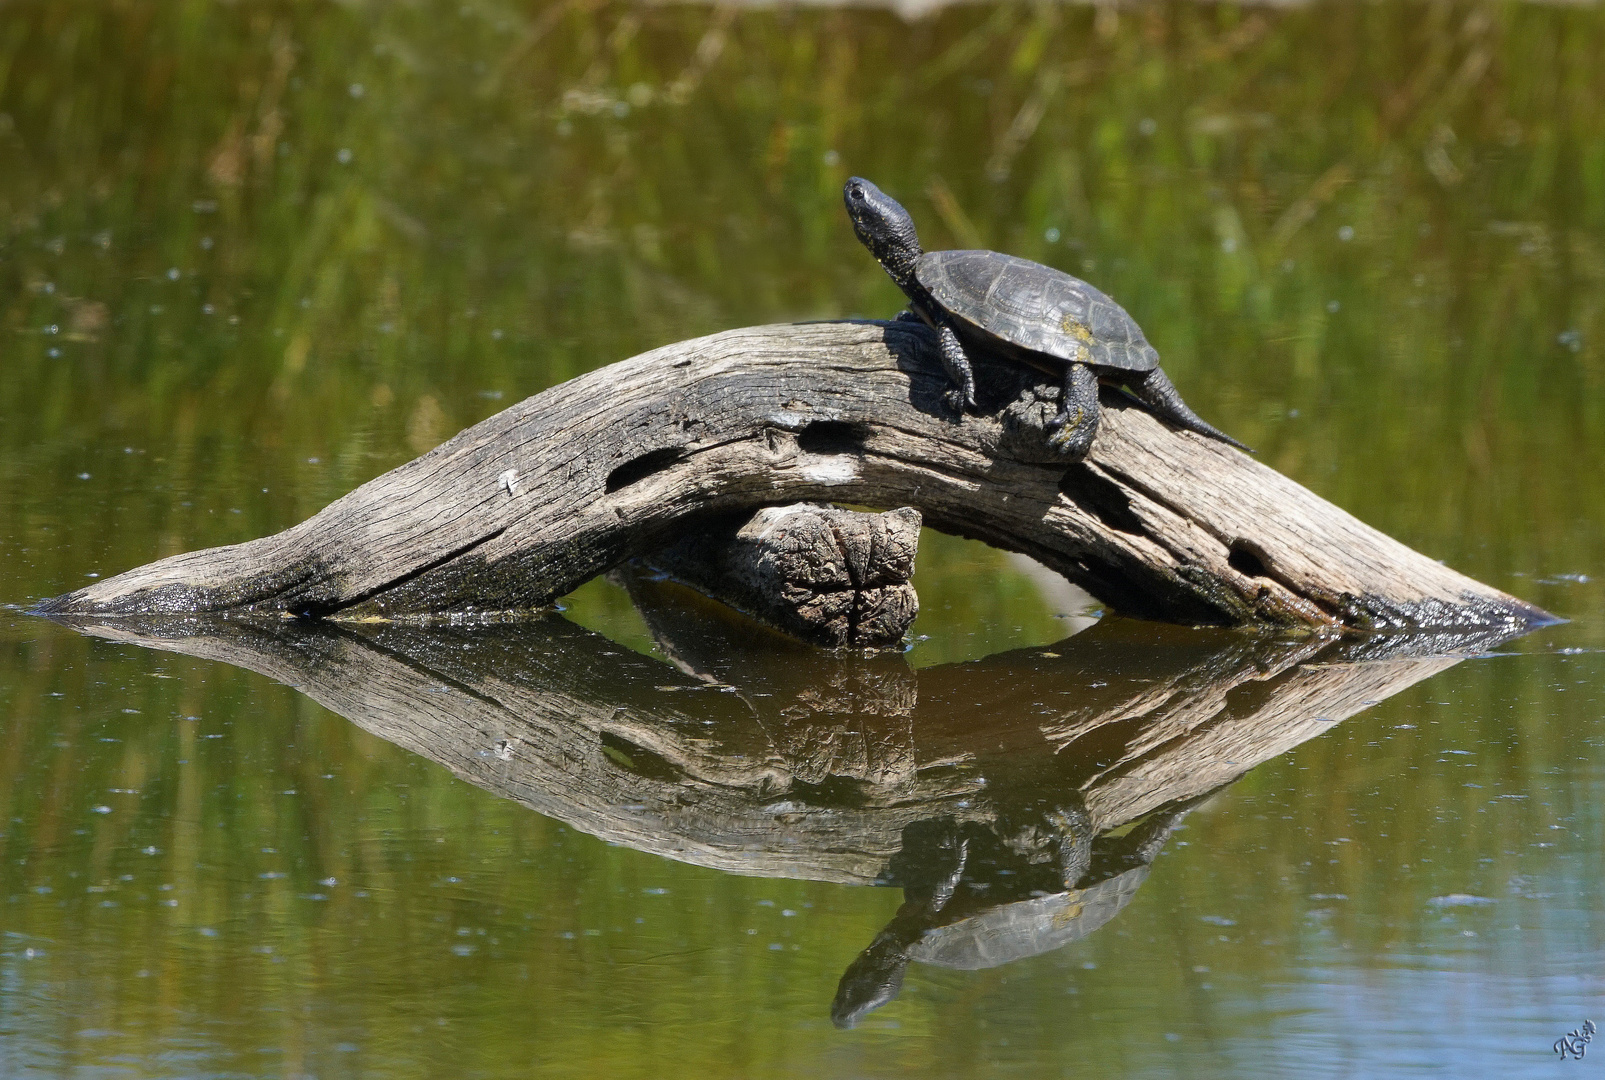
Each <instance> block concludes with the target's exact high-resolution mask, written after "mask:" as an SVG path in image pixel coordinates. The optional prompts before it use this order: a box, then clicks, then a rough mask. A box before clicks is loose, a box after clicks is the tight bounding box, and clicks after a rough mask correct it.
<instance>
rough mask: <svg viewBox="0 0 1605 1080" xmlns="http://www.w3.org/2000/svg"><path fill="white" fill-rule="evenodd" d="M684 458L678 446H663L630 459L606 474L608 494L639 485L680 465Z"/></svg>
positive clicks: (683, 452) (684, 454) (682, 451)
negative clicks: (656, 474) (655, 474)
mask: <svg viewBox="0 0 1605 1080" xmlns="http://www.w3.org/2000/svg"><path fill="white" fill-rule="evenodd" d="M686 457H687V455H686V452H685V451H684V450H682V449H680V448H679V447H678V446H665V447H664V448H663V449H662V450H653V451H651V452H650V453H646V454H642V455H641V456H640V457H636V458H631V459H630V460H629V461H626V462H625V463H624V464H623V465H620V466H619V467H618V468H616V469H614V470H613V471H612V472H610V473H608V474H607V491H608V494H610V495H611V494H612V493H613V492H615V491H622V490H623V489H624V488H627V487H629V486H630V485H631V484H639V483H640V482H641V481H642V480H645V479H646V478H647V477H649V476H651V475H653V474H654V473H660V472H662V471H663V470H664V469H667V468H670V467H672V466H675V465H678V464H680V462H682V461H684V460H686Z"/></svg>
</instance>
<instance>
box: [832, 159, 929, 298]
mask: <svg viewBox="0 0 1605 1080" xmlns="http://www.w3.org/2000/svg"><path fill="white" fill-rule="evenodd" d="M842 200H843V201H844V202H846V204H847V216H848V217H849V218H850V219H852V222H853V231H854V232H855V233H857V234H858V239H859V240H860V241H861V242H862V243H863V245H864V246H865V247H867V248H869V252H870V254H871V255H874V256H875V258H876V259H877V260H878V261H879V262H880V264H881V265H882V266H884V267H885V268H886V272H887V273H888V274H890V275H891V276H892V280H893V281H895V282H897V284H898V285H899V286H900V287H901V288H902V289H903V291H904V292H907V291H908V289H909V287H910V285H912V284H913V281H914V260H915V259H918V258H919V257H920V238H919V234H918V233H916V232H915V231H914V219H913V218H911V217H909V216H908V211H907V210H904V209H903V206H902V204H901V203H899V202H898V201H897V200H896V199H894V198H892V197H891V196H890V195H888V194H886V193H885V192H884V191H882V190H881V189H880V188H878V187H876V186H875V185H874V184H872V183H870V182H869V181H868V180H864V179H861V178H859V177H857V176H855V177H853V178H852V179H850V180H848V181H847V184H846V186H844V187H843V188H842Z"/></svg>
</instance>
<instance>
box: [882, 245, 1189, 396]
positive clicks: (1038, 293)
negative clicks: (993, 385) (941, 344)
mask: <svg viewBox="0 0 1605 1080" xmlns="http://www.w3.org/2000/svg"><path fill="white" fill-rule="evenodd" d="M914 276H915V278H917V279H918V280H919V283H920V284H921V285H923V286H925V288H926V290H927V291H928V292H930V294H931V296H932V297H933V298H935V300H936V302H937V303H938V304H940V305H941V306H942V307H943V308H944V309H946V310H947V311H948V313H950V314H952V315H955V316H957V317H958V318H959V319H961V320H962V321H963V322H966V323H969V324H970V325H971V326H973V327H975V328H976V329H978V330H980V331H982V332H983V333H984V334H986V335H990V336H991V337H994V338H998V339H1000V340H1002V341H1004V342H1006V343H1008V344H1009V345H1013V346H1015V347H1016V348H1020V349H1025V350H1027V351H1029V352H1035V353H1046V354H1047V355H1049V356H1053V357H1057V358H1058V359H1060V360H1080V361H1084V362H1088V363H1091V364H1093V365H1094V366H1097V367H1105V368H1116V369H1119V370H1121V371H1152V370H1153V369H1154V368H1156V367H1158V366H1159V354H1158V353H1157V352H1155V351H1154V347H1153V346H1152V345H1150V344H1148V339H1147V338H1145V337H1143V333H1142V329H1141V328H1140V327H1138V325H1137V323H1136V320H1134V319H1133V318H1132V317H1131V316H1130V315H1127V314H1126V309H1125V308H1123V307H1121V306H1120V305H1119V304H1117V303H1115V302H1114V301H1113V300H1111V299H1109V297H1108V296H1106V295H1105V294H1104V293H1102V292H1100V291H1098V290H1097V289H1095V288H1093V287H1092V286H1091V285H1088V284H1087V283H1086V282H1085V281H1082V280H1081V279H1080V278H1074V277H1071V276H1070V275H1069V274H1066V273H1063V272H1062V271H1059V270H1055V269H1054V268H1053V267H1051V266H1043V265H1042V264H1041V263H1034V262H1031V261H1030V260H1028V259H1017V258H1015V257H1014V256H1013V255H1004V254H1003V253H1001V252H997V251H928V252H926V253H925V254H924V255H921V256H920V257H919V260H918V261H917V262H915V264H914ZM1083 348H1085V349H1086V350H1087V352H1088V353H1089V354H1090V355H1088V356H1084V355H1083V354H1082V349H1083Z"/></svg>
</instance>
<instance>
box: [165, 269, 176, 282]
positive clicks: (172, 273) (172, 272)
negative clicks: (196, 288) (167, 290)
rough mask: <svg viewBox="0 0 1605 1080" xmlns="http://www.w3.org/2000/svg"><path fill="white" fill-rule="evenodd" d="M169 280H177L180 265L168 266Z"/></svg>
mask: <svg viewBox="0 0 1605 1080" xmlns="http://www.w3.org/2000/svg"><path fill="white" fill-rule="evenodd" d="M167 280H168V281H177V280H178V267H176V266H169V267H168V268H167Z"/></svg>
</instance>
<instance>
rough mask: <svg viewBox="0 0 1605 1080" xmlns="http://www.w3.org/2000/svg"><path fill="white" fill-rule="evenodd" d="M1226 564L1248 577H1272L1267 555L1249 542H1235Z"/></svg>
mask: <svg viewBox="0 0 1605 1080" xmlns="http://www.w3.org/2000/svg"><path fill="white" fill-rule="evenodd" d="M1226 562H1227V564H1228V565H1229V566H1231V568H1232V569H1233V570H1236V571H1237V572H1238V573H1239V574H1243V575H1245V576H1247V577H1262V578H1268V577H1270V576H1271V568H1270V566H1269V565H1268V562H1267V560H1266V558H1265V553H1264V552H1263V551H1261V550H1259V548H1258V546H1257V545H1255V544H1254V543H1253V542H1252V541H1249V540H1233V541H1232V546H1231V553H1230V554H1229V555H1227V556H1226Z"/></svg>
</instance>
